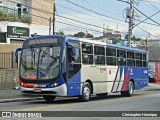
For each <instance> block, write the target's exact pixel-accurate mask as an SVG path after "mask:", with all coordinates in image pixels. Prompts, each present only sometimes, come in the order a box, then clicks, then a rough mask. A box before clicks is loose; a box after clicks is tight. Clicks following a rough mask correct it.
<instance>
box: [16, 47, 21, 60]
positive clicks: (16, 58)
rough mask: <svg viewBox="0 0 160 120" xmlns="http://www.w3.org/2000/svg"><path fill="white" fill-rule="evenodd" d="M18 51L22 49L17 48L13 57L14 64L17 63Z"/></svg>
mask: <svg viewBox="0 0 160 120" xmlns="http://www.w3.org/2000/svg"><path fill="white" fill-rule="evenodd" d="M19 51H22V48H17V49H16V51H15V57H16V60H15V62H16V63H18V52H19Z"/></svg>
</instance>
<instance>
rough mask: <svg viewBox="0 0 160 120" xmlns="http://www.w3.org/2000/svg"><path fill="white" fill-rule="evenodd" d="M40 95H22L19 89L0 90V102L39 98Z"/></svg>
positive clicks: (40, 97)
mask: <svg viewBox="0 0 160 120" xmlns="http://www.w3.org/2000/svg"><path fill="white" fill-rule="evenodd" d="M41 99H43V98H42V96H29V95H28V96H26V95H22V94H21V93H20V91H19V90H0V103H3V102H18V101H33V100H41Z"/></svg>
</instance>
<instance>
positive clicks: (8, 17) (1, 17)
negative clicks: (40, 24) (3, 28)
mask: <svg viewBox="0 0 160 120" xmlns="http://www.w3.org/2000/svg"><path fill="white" fill-rule="evenodd" d="M0 21H10V22H23V23H31V18H30V17H25V16H20V17H19V16H18V15H16V14H13V13H6V12H3V11H1V10H0Z"/></svg>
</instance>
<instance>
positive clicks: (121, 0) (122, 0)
mask: <svg viewBox="0 0 160 120" xmlns="http://www.w3.org/2000/svg"><path fill="white" fill-rule="evenodd" d="M117 1H120V2H124V3H127V4H129V2H128V1H124V0H117ZM133 19H134V20H136V21H139V22H142V21H140V20H137V19H135V18H133ZM143 23H145V24H148V25H154V26H159V25H157V24H153V23H149V22H145V21H143Z"/></svg>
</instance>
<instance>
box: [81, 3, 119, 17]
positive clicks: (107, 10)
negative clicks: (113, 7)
mask: <svg viewBox="0 0 160 120" xmlns="http://www.w3.org/2000/svg"><path fill="white" fill-rule="evenodd" d="M81 1H83V2H85V3H87V4H88V5H90V6H93V7H96V8H98V9H99V10H103V11H106V12H107V13H111V14H114V15H116V16H119V17H122V16H120V15H119V14H115V13H113V12H111V11H109V10H106V9H103V8H101V7H99V6H97V5H94V4H92V3H90V2H87V1H86V0H81Z"/></svg>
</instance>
